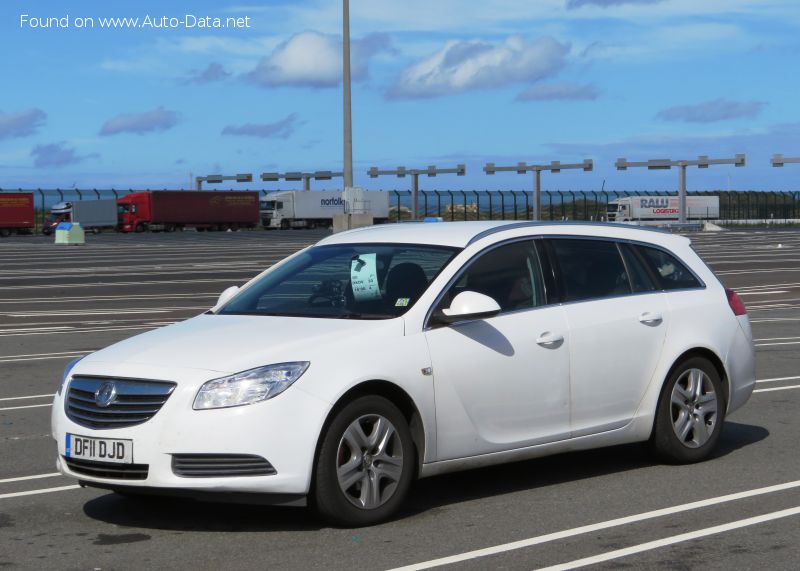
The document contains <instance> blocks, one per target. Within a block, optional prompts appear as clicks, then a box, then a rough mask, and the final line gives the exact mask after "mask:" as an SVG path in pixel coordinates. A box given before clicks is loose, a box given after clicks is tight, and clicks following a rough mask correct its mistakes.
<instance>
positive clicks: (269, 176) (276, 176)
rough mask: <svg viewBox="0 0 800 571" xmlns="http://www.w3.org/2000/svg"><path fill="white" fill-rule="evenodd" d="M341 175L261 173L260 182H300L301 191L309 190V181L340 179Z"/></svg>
mask: <svg viewBox="0 0 800 571" xmlns="http://www.w3.org/2000/svg"><path fill="white" fill-rule="evenodd" d="M340 176H342V173H340V172H333V171H314V172H299V171H295V172H286V173H279V172H265V173H261V180H263V181H278V180H281V179H283V180H302V181H303V190H311V179H312V178H313V179H314V180H331V179H332V178H333V177H340Z"/></svg>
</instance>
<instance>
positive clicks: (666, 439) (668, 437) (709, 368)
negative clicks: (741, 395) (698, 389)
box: [650, 357, 727, 464]
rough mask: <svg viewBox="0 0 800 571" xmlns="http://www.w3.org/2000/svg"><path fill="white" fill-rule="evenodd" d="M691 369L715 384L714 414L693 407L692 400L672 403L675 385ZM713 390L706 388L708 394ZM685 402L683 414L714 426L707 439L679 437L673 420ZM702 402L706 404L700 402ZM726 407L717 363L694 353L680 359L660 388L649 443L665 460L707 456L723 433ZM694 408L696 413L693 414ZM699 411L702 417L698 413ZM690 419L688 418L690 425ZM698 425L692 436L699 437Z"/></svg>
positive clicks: (673, 461)
mask: <svg viewBox="0 0 800 571" xmlns="http://www.w3.org/2000/svg"><path fill="white" fill-rule="evenodd" d="M691 370H699V371H702V373H703V374H704V375H705V376H706V377H707V379H708V381H710V384H711V385H712V386H713V393H714V396H715V397H716V411H715V413H714V415H713V418H712V416H710V415H709V416H708V417H706V416H705V415H706V414H709V413H708V412H707V411H706V412H705V413H704V412H703V409H702V408H700V409H696V410H694V409H692V408H691V407H692V405H691V404H690V402H686V404H685V405H678V404H674V403H673V399H672V395H673V391H674V390H675V385H676V384H677V383H679V382H680V383H681V387H683V384H684V383H686V379H687V375H688V373H689V371H691ZM709 394H710V391H706V395H704V396H707V395H709ZM682 406H685V407H686V409H687V410H686V411H684V412H683V414H684V417H693V418H695V419H697V422H703V424H704V426H705V430H708V428H709V427H710V428H711V432H710V434H709V435H708V436H707V440H705V441H704V442H702V443H701V444H698V443H697V442H693V441H691V440H690V439H689V438H688V437H687V438H686V439H685V440H684V439H681V438H680V437H679V435H678V434H677V432H676V430H677V429H676V428H674V424H675V423H677V422H678V420H679V418H676V416H677V417H679V415H680V414H681V408H682ZM701 406H703V405H701ZM726 409H727V399H726V398H725V390H724V387H723V384H722V379H721V378H720V376H719V373H718V372H717V369H716V367H714V365H713V364H712V363H710V362H709V361H708V360H707V359H704V358H703V357H692V358H690V359H687V360H685V361H683V362H681V363H680V364H679V365H678V366H676V367H675V368H674V369H673V371H672V373H671V374H670V376H669V378H668V379H667V382H666V383H665V384H664V388H663V389H662V390H661V396H660V397H659V399H658V408H657V410H656V420H655V424H654V427H653V436H652V438H651V439H650V445H651V448H652V450H653V452H654V453H655V454H656V455H657V456H658V457H659V458H660V459H661V460H663V461H665V462H668V463H671V464H690V463H693V462H700V461H701V460H705V459H706V458H707V457H708V456H709V454H711V452H712V451H713V450H714V448H715V446H716V445H717V441H718V440H719V436H720V434H721V433H722V428H723V426H724V424H725V411H726ZM692 412H694V413H695V414H691V413H692ZM698 412H699V417H698V414H697V413H698ZM690 423H691V419H689V420H688V421H686V422H685V425H689V424H690ZM694 431H695V429H694V428H692V429H691V430H690V432H689V433H688V434H689V435H690V436H691V439H697V440H702V439H701V438H700V439H698V438H697V436H696V435H695V433H694Z"/></svg>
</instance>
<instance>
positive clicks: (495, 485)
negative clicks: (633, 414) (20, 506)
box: [83, 422, 769, 532]
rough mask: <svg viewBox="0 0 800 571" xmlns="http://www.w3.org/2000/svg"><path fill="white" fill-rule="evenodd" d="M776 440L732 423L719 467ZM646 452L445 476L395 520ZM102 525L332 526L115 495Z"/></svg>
mask: <svg viewBox="0 0 800 571" xmlns="http://www.w3.org/2000/svg"><path fill="white" fill-rule="evenodd" d="M768 436H769V431H768V430H767V429H766V428H764V427H761V426H755V425H749V424H740V423H733V422H727V423H726V424H725V428H724V431H723V433H722V435H721V438H720V440H719V443H718V445H717V449H716V450H715V452H714V454H713V455H712V457H711V459H712V460H715V459H719V458H723V457H725V456H727V455H728V454H731V453H732V452H735V451H737V450H739V449H741V448H744V447H746V446H749V445H751V444H755V443H756V442H759V441H761V440H764V439H765V438H767V437H768ZM658 465H659V462H658V460H656V459H655V458H653V456H652V455H651V454H650V453H649V451H648V449H647V448H646V446H644V445H643V444H627V445H623V446H614V447H610V448H603V449H597V450H588V451H583V452H572V453H568V454H561V455H557V456H549V457H545V458H538V459H535V460H526V461H521V462H514V463H511V464H503V465H500V466H491V467H487V468H479V469H476V470H470V471H467V472H460V473H453V474H445V475H441V476H436V477H433V478H426V479H423V480H420V481H419V482H417V484H416V485H415V487H414V489H413V490H412V492H411V495H410V497H409V498H408V500H407V503H406V506H405V507H404V508H403V509H402V510H401V511H400V513H399V514H398V515H397V517H396V518H395V519H404V518H407V517H412V516H415V515H418V514H423V513H426V512H435V511H436V510H437V508H441V507H444V506H447V505H452V504H458V503H461V502H465V501H470V500H475V499H480V498H485V497H491V496H500V495H503V494H508V493H513V492H519V491H524V490H531V489H535V488H544V487H547V486H553V485H558V484H562V483H567V482H574V481H578V480H584V479H590V478H594V477H599V476H605V475H609V474H616V473H623V472H629V471H633V470H638V469H644V468H650V467H654V466H658ZM83 511H84V513H85V514H86V515H87V516H88V517H90V518H92V519H95V520H98V521H102V522H105V523H111V524H114V525H118V526H122V527H133V528H141V529H159V530H169V531H192V532H220V531H224V532H254V531H256V532H257V531H261V532H264V531H314V530H319V529H322V528H324V527H326V526H325V524H324V523H321V522H319V521H317V520H316V519H315V517H314V514H313V512H312V511H311V510H308V509H302V508H287V507H273V506H262V505H248V504H223V503H210V502H201V501H196V500H190V499H180V498H169V497H152V498H147V497H136V498H134V497H130V498H129V497H123V496H120V495H117V494H115V493H107V494H104V495H102V496H99V497H96V498H94V499H92V500H89V501H88V502H86V504H84V508H83Z"/></svg>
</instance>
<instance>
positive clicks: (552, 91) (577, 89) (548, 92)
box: [517, 81, 599, 101]
mask: <svg viewBox="0 0 800 571" xmlns="http://www.w3.org/2000/svg"><path fill="white" fill-rule="evenodd" d="M598 95H599V92H598V91H597V88H596V87H595V86H594V85H591V84H577V83H570V82H567V81H565V82H562V83H542V84H539V85H534V86H533V87H530V88H528V89H526V90H525V91H523V92H522V93H520V94H519V95H517V101H557V100H571V101H578V100H589V99H597V96H598Z"/></svg>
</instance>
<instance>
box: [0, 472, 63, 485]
mask: <svg viewBox="0 0 800 571" xmlns="http://www.w3.org/2000/svg"><path fill="white" fill-rule="evenodd" d="M60 475H61V473H60V472H50V473H49V474H34V475H33V476H19V477H17V478H6V479H5V480H0V484H8V483H9V482H22V481H25V480H39V479H41V478H55V477H56V476H60Z"/></svg>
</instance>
